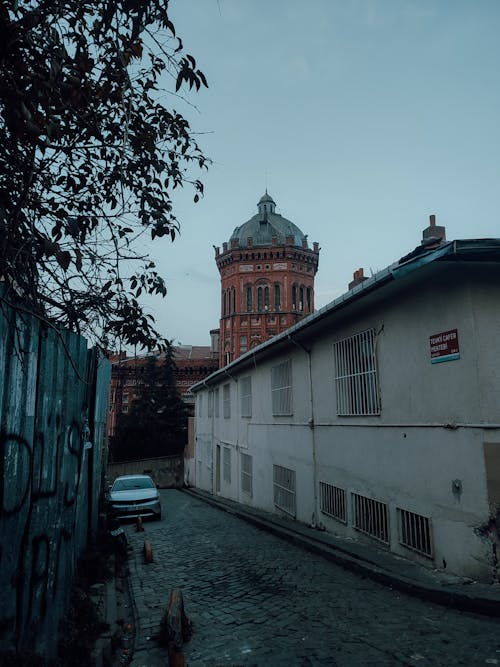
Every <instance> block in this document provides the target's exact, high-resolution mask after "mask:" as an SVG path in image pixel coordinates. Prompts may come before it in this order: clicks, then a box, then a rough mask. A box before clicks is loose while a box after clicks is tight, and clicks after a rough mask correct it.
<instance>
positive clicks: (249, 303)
mask: <svg viewBox="0 0 500 667" xmlns="http://www.w3.org/2000/svg"><path fill="white" fill-rule="evenodd" d="M251 312H252V286H251V285H247V313H251Z"/></svg>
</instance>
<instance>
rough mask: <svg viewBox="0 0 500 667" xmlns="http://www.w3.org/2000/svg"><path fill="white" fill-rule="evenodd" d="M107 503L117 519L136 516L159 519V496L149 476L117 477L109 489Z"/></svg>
mask: <svg viewBox="0 0 500 667" xmlns="http://www.w3.org/2000/svg"><path fill="white" fill-rule="evenodd" d="M108 502H109V505H110V507H111V510H112V511H113V512H114V514H115V515H116V516H117V517H118V518H119V519H135V518H136V517H138V516H141V517H152V518H154V519H161V502H160V494H159V492H158V489H157V488H156V485H155V483H154V482H153V480H152V479H151V477H150V476H149V475H123V476H122V477H117V478H116V479H115V481H114V483H113V486H112V487H111V488H110V491H109V496H108Z"/></svg>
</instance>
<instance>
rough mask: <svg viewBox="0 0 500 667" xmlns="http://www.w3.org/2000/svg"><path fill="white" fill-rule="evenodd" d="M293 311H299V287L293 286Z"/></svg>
mask: <svg viewBox="0 0 500 667" xmlns="http://www.w3.org/2000/svg"><path fill="white" fill-rule="evenodd" d="M292 310H297V285H292Z"/></svg>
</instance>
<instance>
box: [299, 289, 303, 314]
mask: <svg viewBox="0 0 500 667" xmlns="http://www.w3.org/2000/svg"><path fill="white" fill-rule="evenodd" d="M299 310H304V287H303V285H301V286H300V289H299Z"/></svg>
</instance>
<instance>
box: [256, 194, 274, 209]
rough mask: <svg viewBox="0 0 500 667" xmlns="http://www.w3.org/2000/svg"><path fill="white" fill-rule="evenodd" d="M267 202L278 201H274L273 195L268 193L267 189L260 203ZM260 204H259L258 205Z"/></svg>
mask: <svg viewBox="0 0 500 667" xmlns="http://www.w3.org/2000/svg"><path fill="white" fill-rule="evenodd" d="M265 202H270V203H271V204H276V202H275V201H274V199H273V198H272V197H271V195H270V194H269V193H268V191H267V190H266V191H265V193H264V194H263V195H262V197H261V198H260V199H259V204H264V203H265ZM259 204H257V206H258V205H259Z"/></svg>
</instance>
